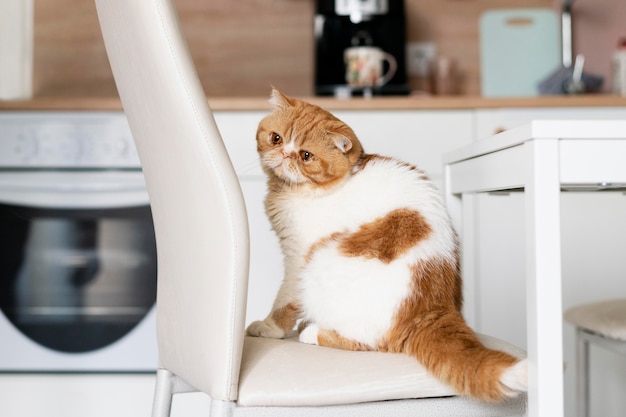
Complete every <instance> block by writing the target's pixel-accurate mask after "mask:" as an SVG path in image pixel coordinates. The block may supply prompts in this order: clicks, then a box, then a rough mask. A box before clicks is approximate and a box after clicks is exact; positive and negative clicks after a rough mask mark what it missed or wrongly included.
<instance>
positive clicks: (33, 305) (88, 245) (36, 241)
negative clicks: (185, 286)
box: [0, 204, 156, 352]
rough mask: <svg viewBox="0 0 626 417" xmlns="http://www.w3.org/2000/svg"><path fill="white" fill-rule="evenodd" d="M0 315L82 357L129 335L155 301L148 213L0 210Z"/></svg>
mask: <svg viewBox="0 0 626 417" xmlns="http://www.w3.org/2000/svg"><path fill="white" fill-rule="evenodd" d="M0 237H1V239H0V308H1V310H2V313H3V314H4V315H5V316H6V317H7V318H8V319H9V321H10V322H11V323H12V324H13V325H14V326H15V327H16V328H17V329H19V331H20V332H22V333H23V334H24V335H26V336H27V337H29V338H30V339H32V340H33V341H35V342H37V343H39V344H41V345H43V346H46V347H48V348H50V349H54V350H58V351H62V352H88V351H93V350H96V349H99V348H102V347H105V346H107V345H109V344H111V343H113V342H115V341H117V340H119V339H120V338H122V337H123V336H124V335H126V334H127V333H128V332H130V331H131V330H132V329H133V327H135V326H136V325H137V324H138V323H139V321H141V320H142V318H143V317H144V316H145V315H146V313H147V312H148V311H149V310H150V309H151V308H152V306H153V305H154V303H155V299H156V244H155V239H154V228H153V224H152V216H151V212H150V208H149V207H147V206H146V207H133V208H121V209H97V210H91V209H89V210H84V209H80V210H73V209H72V210H66V209H58V210H57V209H37V208H30V207H19V206H12V205H4V204H0Z"/></svg>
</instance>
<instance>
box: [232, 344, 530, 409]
mask: <svg viewBox="0 0 626 417" xmlns="http://www.w3.org/2000/svg"><path fill="white" fill-rule="evenodd" d="M479 337H480V339H481V341H482V342H483V343H484V344H485V345H486V346H487V347H489V348H492V349H497V350H503V351H506V352H509V353H511V354H513V355H515V356H517V357H520V358H522V357H525V352H524V351H523V350H521V349H519V348H517V347H515V346H513V345H510V344H508V343H506V342H504V341H501V340H499V339H495V338H493V337H489V336H484V335H480V336H479ZM452 395H455V391H454V390H453V389H452V388H451V387H449V386H447V385H445V384H443V383H442V382H440V381H439V380H437V379H435V378H434V377H433V376H432V375H431V374H430V373H428V372H427V371H426V369H425V368H424V367H423V366H421V365H420V364H419V362H418V361H417V360H415V359H413V358H411V357H409V356H407V355H403V354H394V353H381V352H355V351H346V350H340V349H332V348H327V347H321V346H314V345H307V344H303V343H300V342H298V340H297V339H296V338H288V339H282V340H278V339H267V338H260V337H246V339H245V343H244V351H243V358H242V364H241V373H240V378H239V399H238V401H237V402H238V404H239V405H241V406H247V407H251V406H280V407H285V406H320V405H338V404H350V403H359V402H366V401H383V400H394V399H407V398H427V397H444V396H452Z"/></svg>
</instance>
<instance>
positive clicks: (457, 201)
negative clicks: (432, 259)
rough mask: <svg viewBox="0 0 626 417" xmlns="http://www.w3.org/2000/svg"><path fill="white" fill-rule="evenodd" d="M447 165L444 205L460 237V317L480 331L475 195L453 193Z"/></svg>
mask: <svg viewBox="0 0 626 417" xmlns="http://www.w3.org/2000/svg"><path fill="white" fill-rule="evenodd" d="M449 168H450V167H449V166H448V165H446V167H445V180H446V187H445V189H446V195H445V198H446V205H447V207H448V212H449V213H450V217H451V218H452V222H453V224H454V227H455V228H456V230H457V233H458V234H459V239H460V250H461V271H462V273H463V316H464V317H465V320H466V321H467V323H468V324H469V325H470V327H472V328H473V329H475V330H477V331H480V330H481V329H480V323H479V318H478V306H479V305H480V304H479V300H478V293H479V291H478V288H477V287H478V282H477V274H476V259H478V258H477V253H476V252H477V245H476V244H475V243H476V242H475V240H476V238H475V236H476V224H475V223H476V216H475V207H476V196H475V195H474V194H471V193H467V194H462V195H461V194H453V193H452V192H451V191H450V190H451V189H452V186H451V185H450V184H449V183H448V181H449V180H450V173H449Z"/></svg>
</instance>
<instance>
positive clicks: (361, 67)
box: [343, 46, 398, 87]
mask: <svg viewBox="0 0 626 417" xmlns="http://www.w3.org/2000/svg"><path fill="white" fill-rule="evenodd" d="M343 57H344V62H345V64H346V83H347V84H348V85H349V86H351V87H381V86H383V85H385V84H387V83H388V82H389V80H391V78H392V77H393V76H394V74H395V73H396V69H397V67H398V64H397V62H396V59H395V58H394V57H393V55H391V54H389V53H387V52H385V51H383V50H382V49H380V48H377V47H375V46H353V47H351V48H348V49H346V50H345V51H344V53H343ZM385 61H387V63H388V64H389V69H388V70H387V73H385V74H383V63H384V62H385Z"/></svg>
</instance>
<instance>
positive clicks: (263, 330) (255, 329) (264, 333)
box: [246, 319, 285, 339]
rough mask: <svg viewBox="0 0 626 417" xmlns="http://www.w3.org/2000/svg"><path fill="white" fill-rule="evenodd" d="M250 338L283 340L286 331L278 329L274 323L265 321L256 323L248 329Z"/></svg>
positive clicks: (247, 332)
mask: <svg viewBox="0 0 626 417" xmlns="http://www.w3.org/2000/svg"><path fill="white" fill-rule="evenodd" d="M246 334H247V335H248V336H255V337H268V338H271V339H282V338H283V337H285V331H284V330H283V329H281V328H280V327H278V325H277V324H276V323H274V321H270V320H267V319H266V320H263V321H255V322H253V323H252V324H250V325H249V326H248V328H247V329H246Z"/></svg>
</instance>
